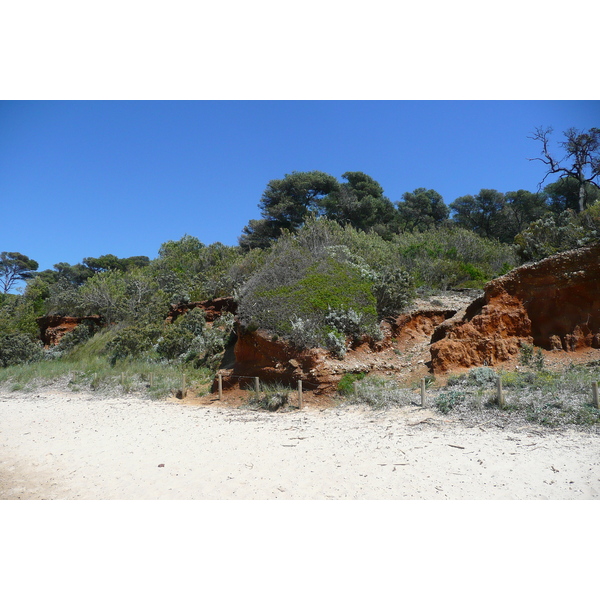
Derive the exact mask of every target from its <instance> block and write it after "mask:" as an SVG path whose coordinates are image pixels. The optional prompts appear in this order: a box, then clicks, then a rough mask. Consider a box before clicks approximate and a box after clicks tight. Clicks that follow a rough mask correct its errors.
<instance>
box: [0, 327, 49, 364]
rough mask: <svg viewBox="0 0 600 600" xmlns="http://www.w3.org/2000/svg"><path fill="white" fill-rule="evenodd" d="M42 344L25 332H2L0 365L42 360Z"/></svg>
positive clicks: (0, 335)
mask: <svg viewBox="0 0 600 600" xmlns="http://www.w3.org/2000/svg"><path fill="white" fill-rule="evenodd" d="M41 357H42V346H41V343H40V342H34V341H33V340H32V339H31V337H30V336H28V335H26V334H24V333H18V332H13V333H4V334H0V366H1V367H10V366H12V365H20V364H22V363H29V362H33V361H36V360H40V358H41Z"/></svg>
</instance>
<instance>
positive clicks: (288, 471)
mask: <svg viewBox="0 0 600 600" xmlns="http://www.w3.org/2000/svg"><path fill="white" fill-rule="evenodd" d="M160 465H164V466H160ZM592 498H594V499H597V498H600V436H598V435H597V434H591V433H586V432H580V431H572V430H568V431H560V432H552V431H548V430H542V429H539V428H533V427H520V428H519V427H517V426H515V427H511V428H505V429H501V428H499V427H497V426H494V425H491V426H486V425H483V426H474V427H467V426H465V425H461V424H458V423H455V422H453V421H451V420H449V419H447V418H442V417H440V416H439V415H436V414H434V413H433V412H431V411H428V410H427V409H421V408H417V407H406V408H403V409H395V410H391V411H387V412H381V413H377V412H373V411H371V410H369V409H363V408H357V407H343V408H336V409H327V410H319V409H311V408H309V409H305V410H304V411H302V412H289V413H275V414H267V413H259V412H253V411H249V410H246V409H234V408H218V407H207V406H192V405H182V404H177V403H174V402H169V401H156V400H148V399H142V398H137V397H129V396H128V397H123V398H102V397H98V396H93V395H86V394H75V393H68V392H61V391H57V392H52V391H44V392H38V393H33V394H30V395H26V394H23V393H19V392H16V393H2V394H1V395H0V499H93V500H102V499H119V500H126V499H132V500H143V499H150V500H156V499H189V500H195V499H197V500H201V499H212V500H226V499H245V500H248V499H261V500H265V499H295V500H308V499H317V500H324V499H335V500H349V499H371V500H375V499H386V500H394V499H413V500H422V499H471V500H484V499H555V500H560V499H592Z"/></svg>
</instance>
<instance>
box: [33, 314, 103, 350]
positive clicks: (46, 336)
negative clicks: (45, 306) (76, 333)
mask: <svg viewBox="0 0 600 600" xmlns="http://www.w3.org/2000/svg"><path fill="white" fill-rule="evenodd" d="M83 321H92V322H93V323H95V324H96V325H98V326H99V325H101V322H102V319H101V318H100V317H99V316H98V315H93V316H90V317H63V316H61V315H45V316H43V317H39V318H38V319H37V323H38V327H39V328H40V339H41V340H42V343H43V344H44V347H46V348H49V347H50V346H56V345H57V344H58V343H59V342H60V340H61V339H62V338H63V336H64V335H66V334H67V333H69V331H73V329H75V327H77V326H78V325H80V324H81V323H83Z"/></svg>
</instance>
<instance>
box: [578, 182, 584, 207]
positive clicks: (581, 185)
mask: <svg viewBox="0 0 600 600" xmlns="http://www.w3.org/2000/svg"><path fill="white" fill-rule="evenodd" d="M584 205H585V182H584V181H581V179H580V180H579V212H582V211H583V209H584V208H585V206H584Z"/></svg>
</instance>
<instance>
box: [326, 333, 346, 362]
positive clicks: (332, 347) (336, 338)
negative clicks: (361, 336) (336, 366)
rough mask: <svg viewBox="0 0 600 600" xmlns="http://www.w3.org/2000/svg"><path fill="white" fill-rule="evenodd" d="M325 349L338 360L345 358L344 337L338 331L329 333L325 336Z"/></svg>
mask: <svg viewBox="0 0 600 600" xmlns="http://www.w3.org/2000/svg"><path fill="white" fill-rule="evenodd" d="M326 347H327V350H329V351H330V352H331V353H332V354H334V355H335V356H336V357H337V358H339V359H340V360H341V359H342V358H344V356H346V351H347V347H346V336H345V335H344V334H343V333H341V332H339V331H330V332H329V333H328V334H327V340H326Z"/></svg>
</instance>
